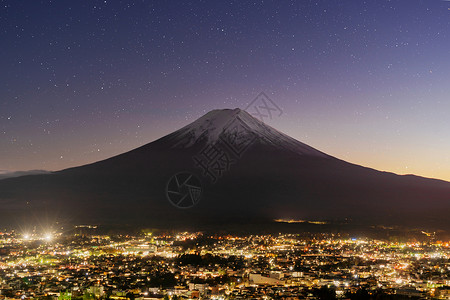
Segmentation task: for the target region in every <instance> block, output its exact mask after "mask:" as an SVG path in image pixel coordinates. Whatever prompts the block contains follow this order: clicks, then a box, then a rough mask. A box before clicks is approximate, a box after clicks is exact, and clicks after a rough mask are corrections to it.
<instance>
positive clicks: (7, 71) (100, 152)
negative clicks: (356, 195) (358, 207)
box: [0, 0, 450, 180]
mask: <svg viewBox="0 0 450 300" xmlns="http://www.w3.org/2000/svg"><path fill="white" fill-rule="evenodd" d="M0 4H1V7H0V70H1V71H0V170H2V172H4V171H17V170H32V169H45V170H59V169H63V168H67V167H71V166H77V165H82V164H86V163H90V162H94V161H98V160H101V159H105V158H108V157H111V156H114V155H117V154H120V153H122V152H125V151H128V150H131V149H133V148H136V147H138V146H141V145H143V144H146V143H148V142H151V141H153V140H155V139H157V138H159V137H161V136H163V135H165V134H168V133H170V132H172V131H174V130H176V129H179V128H180V127H182V126H184V125H186V124H187V123H189V122H192V121H194V120H195V119H196V118H198V117H200V116H201V115H203V114H204V113H206V112H208V111H209V110H211V109H216V108H236V107H240V108H245V107H246V106H247V105H248V104H249V103H250V102H251V101H252V100H253V99H254V98H255V97H256V96H257V95H258V94H259V93H260V92H262V91H263V92H265V93H266V94H267V95H268V96H269V97H270V98H271V99H272V100H273V101H274V102H275V103H276V104H277V105H278V106H279V107H280V108H281V109H282V110H283V114H282V115H281V116H279V117H276V118H273V119H272V120H267V123H268V124H269V125H271V126H273V127H275V128H277V129H278V130H281V131H283V132H285V133H287V134H289V135H291V136H292V137H294V138H296V139H298V140H300V141H302V142H304V143H307V144H309V145H311V146H313V147H315V148H317V149H319V150H321V151H324V152H326V153H328V154H330V155H333V156H336V157H338V158H341V159H344V160H347V161H350V162H353V163H357V164H361V165H364V166H368V167H372V168H376V169H379V170H387V171H392V172H396V173H400V174H409V173H413V174H417V175H422V176H426V177H434V178H441V179H445V180H450V2H448V1H439V0H436V1H434V0H428V1H425V0H422V1H416V0H404V1H394V0H393V1H387V0H372V1H361V0H347V1H337V0H327V1H281V0H278V1H147V0H146V1H119V0H107V1H89V0H85V1H64V0H58V1H37V0H23V1H17V0H7V1H4V0H2V1H0Z"/></svg>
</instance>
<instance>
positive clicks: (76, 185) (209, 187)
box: [0, 109, 450, 228]
mask: <svg viewBox="0 0 450 300" xmlns="http://www.w3.org/2000/svg"><path fill="white" fill-rule="evenodd" d="M249 141H250V142H251V143H249V145H247V144H248V142H249ZM233 143H235V144H236V145H237V146H238V147H237V148H236V149H234V150H236V151H234V152H233V151H229V150H230V148H232V147H233V146H234V144H233ZM242 145H243V146H244V147H242ZM239 147H240V148H239ZM210 148H220V149H219V150H220V151H222V155H225V153H226V154H227V155H229V156H230V157H231V158H232V159H233V160H234V162H233V163H232V164H230V165H229V166H227V168H224V169H223V170H222V171H221V173H220V174H217V175H218V176H217V178H215V180H212V177H211V176H208V173H207V172H205V170H204V169H202V167H201V164H199V163H198V158H199V157H200V158H202V157H203V156H204V154H205V153H204V151H205V149H207V150H209V149H210ZM216 150H217V149H216ZM232 150H233V149H232ZM241 150H243V151H241ZM196 159H197V160H196ZM216 163H217V161H216ZM180 172H187V173H189V174H192V175H194V176H196V177H197V178H198V179H199V181H200V183H201V189H202V195H201V199H200V201H199V202H198V204H196V205H195V206H194V207H192V208H189V209H184V210H181V209H177V208H176V207H174V206H173V205H172V204H171V203H170V201H169V199H168V196H167V190H166V189H167V187H168V182H169V181H170V180H171V178H172V177H173V176H174V175H176V174H179V173H180ZM209 175H210V174H209ZM0 204H2V207H3V210H2V211H0V215H1V214H2V213H3V216H4V217H5V218H8V217H11V213H12V212H13V213H17V214H23V215H27V214H28V215H29V214H35V212H37V211H40V212H45V213H46V214H52V215H56V216H59V218H61V217H64V218H66V219H68V220H70V221H71V222H89V221H91V222H92V220H96V222H97V223H102V222H103V223H111V222H118V223H137V224H144V225H154V226H162V227H164V226H180V227H183V226H186V225H190V226H197V225H198V226H202V225H205V224H210V223H219V224H227V223H230V224H231V223H234V224H235V223H236V222H237V223H246V222H253V221H255V222H256V220H258V222H260V221H261V222H262V221H264V222H270V221H271V220H274V219H280V218H293V219H329V218H341V219H342V218H347V217H350V218H352V219H354V220H359V222H375V223H383V224H384V223H389V222H391V223H395V222H398V223H405V224H406V223H410V224H419V223H423V224H434V225H433V226H447V227H449V228H450V224H449V222H448V221H447V220H446V217H445V216H446V215H447V214H448V213H450V183H448V182H446V181H442V180H439V179H428V178H423V177H418V176H415V175H396V174H394V173H390V172H381V171H377V170H375V169H371V168H367V167H363V166H359V165H356V164H352V163H348V162H345V161H343V160H340V159H338V158H335V157H332V156H330V155H327V154H325V153H323V152H321V151H319V150H316V149H314V148H312V147H310V146H308V145H306V144H303V143H302V142H300V141H297V140H295V139H293V138H292V137H289V136H287V135H285V134H283V133H281V132H279V131H278V130H276V129H273V128H272V127H270V126H268V125H266V124H264V123H262V122H261V121H259V120H257V119H255V118H254V117H252V116H251V115H250V114H248V113H247V112H245V111H242V110H239V109H234V110H232V109H231V110H230V109H227V110H214V111H212V112H209V113H207V114H205V115H204V116H202V117H200V118H199V119H197V120H196V121H194V122H192V123H190V124H188V125H186V126H184V127H182V128H181V129H179V130H176V131H174V132H172V133H171V134H168V135H166V136H164V137H161V138H160V139H157V140H155V141H153V142H151V143H149V144H146V145H143V146H141V147H139V148H136V149H133V150H131V151H128V152H125V153H123V154H120V155H117V156H114V157H111V158H108V159H105V160H102V161H98V162H95V163H92V164H88V165H83V166H79V167H74V168H69V169H65V170H61V171H57V172H53V173H51V174H46V175H34V176H25V177H22V178H21V177H19V178H9V179H5V180H0ZM168 216H170V217H169V218H168Z"/></svg>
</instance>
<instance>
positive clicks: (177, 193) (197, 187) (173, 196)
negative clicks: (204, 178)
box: [166, 172, 203, 209]
mask: <svg viewBox="0 0 450 300" xmlns="http://www.w3.org/2000/svg"><path fill="white" fill-rule="evenodd" d="M202 192H203V189H202V185H201V182H200V179H198V177H197V176H195V175H194V174H192V173H190V172H180V173H177V174H175V175H174V176H172V177H171V178H170V179H169V181H168V182H167V185H166V197H167V199H168V200H169V202H170V203H171V204H172V205H173V206H175V207H176V208H181V209H185V208H191V207H193V206H195V205H196V204H197V203H198V202H199V201H200V198H201V196H202Z"/></svg>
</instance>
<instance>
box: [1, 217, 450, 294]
mask: <svg viewBox="0 0 450 300" xmlns="http://www.w3.org/2000/svg"><path fill="white" fill-rule="evenodd" d="M92 228H95V227H91V226H86V227H84V228H78V229H85V230H75V231H73V232H71V233H70V234H69V233H65V234H62V233H58V232H56V231H52V232H43V233H38V232H36V231H33V232H31V233H19V232H16V231H9V232H2V233H1V239H0V289H1V294H0V298H1V299H99V298H102V299H335V298H337V299H369V298H373V299H375V298H377V299H381V298H380V297H383V298H382V299H404V298H405V299H408V298H409V299H410V298H416V299H419V298H421V299H425V298H426V299H432V298H434V299H450V287H449V285H450V263H449V257H450V245H449V243H447V242H440V241H434V240H433V239H430V240H429V241H427V242H423V241H422V242H410V243H401V242H394V241H390V242H387V241H381V240H372V239H363V238H351V237H345V238H344V237H341V236H339V235H335V234H309V235H305V234H301V235H300V234H281V233H280V234H276V235H273V234H272V235H239V236H232V235H222V236H221V235H208V234H206V233H200V232H197V233H188V232H183V233H181V232H178V233H173V232H172V233H161V232H152V231H143V232H141V233H140V234H135V235H133V236H131V235H130V236H128V235H123V234H122V235H120V234H115V235H104V234H92V233H86V232H88V231H89V229H92Z"/></svg>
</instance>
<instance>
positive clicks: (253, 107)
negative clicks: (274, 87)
mask: <svg viewBox="0 0 450 300" xmlns="http://www.w3.org/2000/svg"><path fill="white" fill-rule="evenodd" d="M245 110H246V111H247V112H248V113H249V114H251V115H253V116H254V117H256V118H258V119H259V120H261V122H264V121H265V120H272V119H273V118H274V117H279V116H281V115H282V114H283V111H282V110H281V108H280V107H279V106H278V105H277V104H276V103H275V102H274V101H273V100H272V99H270V98H269V96H267V95H266V94H265V93H264V92H261V93H259V95H258V96H256V98H255V99H253V101H252V102H250V104H249V105H248V106H247V107H246V108H245Z"/></svg>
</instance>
